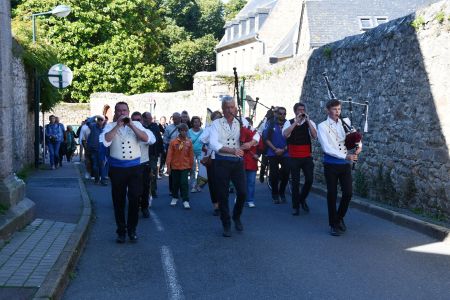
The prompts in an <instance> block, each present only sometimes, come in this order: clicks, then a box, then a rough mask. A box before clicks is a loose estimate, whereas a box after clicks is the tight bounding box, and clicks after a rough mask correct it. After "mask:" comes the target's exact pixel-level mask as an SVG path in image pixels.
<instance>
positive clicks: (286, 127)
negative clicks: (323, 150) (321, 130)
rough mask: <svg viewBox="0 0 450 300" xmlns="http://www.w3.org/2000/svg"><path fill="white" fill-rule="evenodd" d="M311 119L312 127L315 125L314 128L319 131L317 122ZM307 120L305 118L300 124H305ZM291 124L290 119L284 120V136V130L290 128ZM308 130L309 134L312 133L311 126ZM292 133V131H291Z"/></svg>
mask: <svg viewBox="0 0 450 300" xmlns="http://www.w3.org/2000/svg"><path fill="white" fill-rule="evenodd" d="M309 121H310V122H311V125H312V127H314V129H315V130H316V131H317V126H316V123H314V121H312V120H309ZM305 122H306V120H303V121H302V122H301V123H300V124H299V125H298V126H301V125H303V124H304V123H305ZM291 125H292V124H291V121H289V120H286V122H284V125H283V129H282V130H281V132H282V133H283V136H284V131H285V130H286V129H288V128H289V127H291ZM308 132H309V135H311V131H310V130H309V128H308ZM291 134H292V132H291Z"/></svg>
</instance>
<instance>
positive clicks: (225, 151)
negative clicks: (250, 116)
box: [209, 96, 259, 237]
mask: <svg viewBox="0 0 450 300" xmlns="http://www.w3.org/2000/svg"><path fill="white" fill-rule="evenodd" d="M222 110H223V115H224V117H223V118H220V119H217V120H215V121H214V122H213V123H212V125H211V131H210V137H209V146H210V147H211V149H212V150H213V151H214V152H215V159H214V164H215V165H214V167H215V171H214V172H215V176H214V180H215V186H216V195H217V200H218V202H219V209H220V219H221V220H222V225H223V236H224V237H231V218H230V212H229V206H228V196H229V189H228V188H229V184H230V181H231V182H232V183H233V185H234V187H235V188H236V203H235V205H234V209H233V217H232V218H233V221H234V225H235V228H236V230H237V231H243V230H244V227H243V226H242V222H241V214H242V209H243V207H244V203H245V200H246V197H247V191H246V189H247V185H246V180H245V178H246V177H245V170H244V160H243V156H244V150H248V149H250V148H251V147H252V146H254V145H256V144H257V143H258V141H259V135H255V137H254V138H257V139H258V140H255V139H253V140H252V141H250V142H247V143H244V144H242V145H241V144H240V134H241V131H240V130H241V129H240V124H239V121H238V120H237V119H236V117H235V115H236V103H235V102H234V99H233V98H232V97H231V96H225V97H222ZM244 126H245V123H244Z"/></svg>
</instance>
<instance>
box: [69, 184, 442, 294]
mask: <svg viewBox="0 0 450 300" xmlns="http://www.w3.org/2000/svg"><path fill="white" fill-rule="evenodd" d="M158 183H159V198H158V199H156V200H155V201H154V202H153V207H152V216H151V218H150V219H142V218H140V221H139V222H140V223H139V225H138V235H139V242H138V243H137V244H130V243H126V244H124V245H119V244H116V243H115V223H114V217H113V210H112V201H111V195H110V193H111V192H110V187H101V186H95V185H93V184H92V182H89V183H87V188H88V192H89V194H90V197H91V199H92V201H93V203H94V210H95V214H96V220H95V222H94V224H93V226H92V230H91V233H90V238H89V240H88V242H87V246H86V248H85V250H84V253H83V255H82V257H81V259H80V262H79V265H78V267H77V271H76V274H75V278H74V279H73V280H72V281H71V283H70V285H69V287H68V288H67V290H66V293H65V296H64V299H77V300H79V299H450V255H439V254H433V253H423V252H414V251H411V250H408V249H410V248H413V247H417V246H422V245H428V244H432V243H436V241H435V240H433V239H431V238H429V237H427V236H425V235H422V234H420V233H417V232H415V231H412V230H409V229H406V228H403V227H400V226H398V225H395V224H393V223H390V222H388V221H385V220H383V219H380V218H377V217H375V216H372V215H369V214H366V213H363V212H360V211H358V210H356V209H350V210H349V212H348V215H347V218H346V223H347V227H348V231H347V233H346V234H345V235H344V236H341V237H332V236H330V235H328V226H327V214H326V201H325V199H324V198H323V197H319V196H317V195H310V197H309V199H308V202H309V206H310V208H311V212H310V213H309V214H308V215H306V214H301V215H300V216H299V217H294V216H291V214H290V212H291V208H290V205H289V204H284V205H274V204H272V203H271V197H270V192H269V190H268V189H267V186H266V185H265V184H264V185H263V184H259V183H257V191H256V199H257V200H256V205H257V207H256V208H245V209H244V213H243V216H242V222H243V224H244V227H245V230H244V232H242V233H238V232H236V231H233V237H232V238H224V237H222V235H221V233H222V231H221V230H222V229H221V223H220V221H219V218H218V217H214V216H212V208H211V203H210V200H209V196H208V191H207V190H204V191H203V192H201V193H196V194H191V207H192V209H191V210H189V211H187V210H184V209H183V208H182V206H181V203H179V204H178V206H177V207H175V208H173V207H170V206H169V202H170V198H169V195H168V193H167V178H164V179H163V180H160V181H158ZM441 246H442V245H441ZM441 248H442V247H441Z"/></svg>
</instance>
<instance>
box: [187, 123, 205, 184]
mask: <svg viewBox="0 0 450 300" xmlns="http://www.w3.org/2000/svg"><path fill="white" fill-rule="evenodd" d="M191 124H192V128H191V129H189V133H188V135H189V138H190V139H191V141H192V145H193V147H194V164H193V165H192V169H191V193H196V192H200V191H201V190H202V189H201V187H200V185H199V184H198V182H197V168H199V167H200V160H201V159H202V147H203V143H202V141H201V139H200V136H201V134H202V133H203V129H202V128H201V126H202V121H201V120H200V118H199V117H197V116H194V117H192V120H191Z"/></svg>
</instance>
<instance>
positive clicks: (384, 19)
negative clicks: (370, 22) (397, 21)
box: [375, 17, 389, 26]
mask: <svg viewBox="0 0 450 300" xmlns="http://www.w3.org/2000/svg"><path fill="white" fill-rule="evenodd" d="M375 21H376V25H377V26H378V25H380V24H384V23H386V22H389V19H388V17H375Z"/></svg>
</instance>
